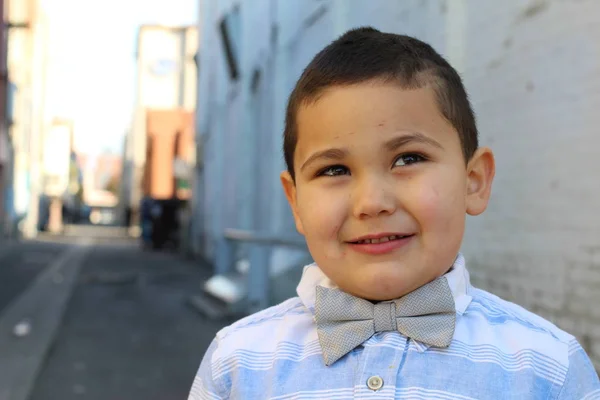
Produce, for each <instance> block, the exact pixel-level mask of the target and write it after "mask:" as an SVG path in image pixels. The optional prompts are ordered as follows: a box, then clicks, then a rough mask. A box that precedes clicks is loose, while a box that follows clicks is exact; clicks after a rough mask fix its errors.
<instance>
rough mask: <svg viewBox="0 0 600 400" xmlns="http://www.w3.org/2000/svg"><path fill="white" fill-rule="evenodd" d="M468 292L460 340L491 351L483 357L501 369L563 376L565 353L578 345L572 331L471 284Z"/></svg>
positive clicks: (546, 376) (547, 376)
mask: <svg viewBox="0 0 600 400" xmlns="http://www.w3.org/2000/svg"><path fill="white" fill-rule="evenodd" d="M469 294H470V295H471V296H472V301H471V303H470V305H469V307H468V308H467V310H466V311H465V313H464V314H463V316H462V317H461V319H462V324H461V323H459V324H458V325H459V326H460V325H462V326H461V328H460V331H461V334H460V335H459V340H460V341H462V342H463V343H464V344H465V345H467V346H468V347H469V348H471V349H472V350H473V349H475V350H476V351H477V352H481V353H482V354H483V353H486V354H488V353H489V354H492V353H493V357H492V355H488V356H486V358H489V357H492V358H494V359H495V360H497V362H498V363H499V364H500V365H499V366H500V367H502V368H503V369H504V370H507V371H508V370H511V369H513V368H515V367H518V369H519V371H522V372H525V371H532V372H533V373H534V375H536V376H538V377H541V378H543V379H545V380H547V381H556V380H557V381H558V382H562V381H563V380H564V379H565V376H566V372H567V370H568V368H569V356H570V354H572V352H573V351H574V350H575V348H576V347H578V343H577V340H576V339H575V338H574V336H573V335H571V334H569V333H567V332H565V331H563V330H562V329H560V328H558V327H557V326H556V325H554V324H553V323H551V322H550V321H548V320H546V319H544V318H542V317H540V316H539V315H536V314H534V313H532V312H530V311H528V310H526V309H525V308H523V307H521V306H519V305H517V304H514V303H511V302H510V301H506V300H503V299H501V298H499V297H498V296H495V295H493V294H491V293H489V292H486V291H484V290H481V289H475V288H471V289H470V292H469ZM475 350H473V351H475ZM557 378H558V379H557Z"/></svg>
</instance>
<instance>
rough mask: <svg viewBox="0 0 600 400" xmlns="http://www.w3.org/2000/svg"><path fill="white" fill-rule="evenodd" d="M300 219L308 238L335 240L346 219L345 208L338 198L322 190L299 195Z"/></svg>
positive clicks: (308, 191)
mask: <svg viewBox="0 0 600 400" xmlns="http://www.w3.org/2000/svg"><path fill="white" fill-rule="evenodd" d="M298 204H299V205H300V208H299V211H300V219H301V220H302V225H303V226H304V228H305V231H306V232H305V234H306V236H308V237H319V239H320V240H323V239H334V238H337V236H338V231H339V229H340V227H341V225H342V222H343V219H344V211H343V210H344V207H343V205H342V204H341V202H340V199H338V198H332V196H330V195H328V193H326V192H325V193H324V192H323V191H321V190H306V191H304V192H303V193H302V194H300V193H299V196H298Z"/></svg>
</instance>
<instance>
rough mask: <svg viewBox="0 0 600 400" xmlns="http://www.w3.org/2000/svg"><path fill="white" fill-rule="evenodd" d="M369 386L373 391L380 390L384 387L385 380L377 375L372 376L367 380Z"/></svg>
mask: <svg viewBox="0 0 600 400" xmlns="http://www.w3.org/2000/svg"><path fill="white" fill-rule="evenodd" d="M367 386H368V387H369V389H371V390H379V389H381V388H382V387H383V379H381V377H379V376H377V375H375V376H372V377H370V378H369V379H367Z"/></svg>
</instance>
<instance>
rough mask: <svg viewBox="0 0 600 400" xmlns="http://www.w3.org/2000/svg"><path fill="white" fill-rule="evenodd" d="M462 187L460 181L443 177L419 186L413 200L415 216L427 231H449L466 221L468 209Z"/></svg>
mask: <svg viewBox="0 0 600 400" xmlns="http://www.w3.org/2000/svg"><path fill="white" fill-rule="evenodd" d="M444 178H445V179H444ZM461 187H462V186H461V184H460V182H459V181H458V179H456V178H453V177H443V176H442V177H441V178H439V179H429V180H427V182H421V183H419V184H418V186H417V189H416V196H415V197H414V199H413V200H414V203H413V204H414V215H415V217H416V218H417V219H418V220H419V222H420V224H421V225H423V226H424V228H425V229H427V230H447V229H449V228H450V227H451V226H452V225H453V224H455V223H457V222H459V221H461V220H463V219H464V216H465V210H466V208H465V198H464V193H462V191H461V190H460V188H461ZM457 188H459V189H458V190H457Z"/></svg>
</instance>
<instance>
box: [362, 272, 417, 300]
mask: <svg viewBox="0 0 600 400" xmlns="http://www.w3.org/2000/svg"><path fill="white" fill-rule="evenodd" d="M357 283H358V284H359V285H360V286H361V287H360V297H362V298H365V299H367V300H376V301H384V300H394V299H397V298H399V297H402V296H404V295H405V294H407V293H408V292H410V291H412V290H413V288H412V285H413V284H414V283H413V282H412V281H410V280H408V279H401V278H400V277H399V276H398V274H396V276H388V277H379V278H375V279H364V280H362V281H361V282H357Z"/></svg>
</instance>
